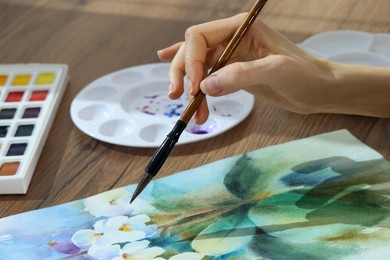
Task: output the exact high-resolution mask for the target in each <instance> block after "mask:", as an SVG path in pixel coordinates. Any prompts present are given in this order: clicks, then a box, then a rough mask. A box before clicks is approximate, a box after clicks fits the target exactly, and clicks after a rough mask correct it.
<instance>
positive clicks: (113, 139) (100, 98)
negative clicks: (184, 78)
mask: <svg viewBox="0 0 390 260" xmlns="http://www.w3.org/2000/svg"><path fill="white" fill-rule="evenodd" d="M168 70H169V63H153V64H145V65H140V66H135V67H131V68H127V69H123V70H120V71H116V72H113V73H110V74H108V75H105V76H103V77H101V78H98V79H96V80H95V81H93V82H92V83H90V84H89V85H88V86H86V87H85V88H84V89H83V90H82V91H81V92H80V93H79V94H78V95H77V96H76V98H75V99H74V100H73V102H72V105H71V117H72V120H73V122H74V123H75V124H76V125H77V127H78V128H79V129H80V130H81V131H83V132H85V133H86V134H87V135H89V136H91V137H93V138H96V139H98V140H101V141H104V142H107V143H112V144H118V145H124V146H133V147H157V146H160V145H161V142H162V141H163V140H164V139H165V137H166V135H167V134H168V133H169V132H170V131H171V130H172V128H173V126H174V124H175V123H176V121H177V120H178V119H179V117H180V115H181V114H182V113H183V112H184V109H185V108H186V106H187V103H188V98H187V97H181V98H180V99H178V100H170V99H169V98H168V97H167V85H168V79H167V75H168ZM183 96H185V95H183ZM207 100H208V105H209V109H210V117H209V119H208V121H207V122H206V123H205V124H203V125H196V124H195V123H194V122H193V121H190V122H189V124H188V125H187V128H186V130H185V131H184V132H183V134H182V135H181V137H180V140H179V142H178V144H185V143H190V142H195V141H199V140H204V139H207V138H211V137H214V136H216V135H218V134H221V133H223V132H225V131H226V130H228V129H230V128H232V127H234V126H235V125H237V124H238V123H240V122H241V121H242V120H244V119H245V118H246V117H247V116H248V115H249V113H250V111H251V110H252V108H253V105H254V96H253V95H252V94H250V93H248V92H246V91H239V92H236V93H234V94H230V95H227V96H223V97H218V98H216V97H207Z"/></svg>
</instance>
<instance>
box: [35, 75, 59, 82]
mask: <svg viewBox="0 0 390 260" xmlns="http://www.w3.org/2000/svg"><path fill="white" fill-rule="evenodd" d="M55 77H56V75H55V74H54V73H40V74H39V75H38V77H37V80H36V81H35V85H49V84H52V83H53V82H54V79H55Z"/></svg>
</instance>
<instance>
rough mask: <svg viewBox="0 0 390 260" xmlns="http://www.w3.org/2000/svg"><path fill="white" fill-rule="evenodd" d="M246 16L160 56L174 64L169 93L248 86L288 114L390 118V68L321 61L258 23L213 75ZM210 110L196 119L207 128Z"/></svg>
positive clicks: (216, 24) (211, 26) (195, 32)
mask: <svg viewBox="0 0 390 260" xmlns="http://www.w3.org/2000/svg"><path fill="white" fill-rule="evenodd" d="M245 16H246V14H245V13H243V14H240V15H237V16H234V17H231V18H227V19H222V20H216V21H212V22H208V23H204V24H200V25H195V26H192V27H190V28H188V29H187V31H186V33H185V41H184V42H179V43H176V44H174V45H172V46H170V47H167V48H165V49H162V50H160V51H158V56H159V58H160V59H161V60H163V61H171V67H170V71H169V93H168V96H169V97H170V98H172V99H177V98H179V97H180V96H181V95H182V94H183V91H184V80H183V79H184V77H185V76H187V79H188V83H187V88H188V90H189V94H190V95H195V94H196V93H197V92H198V91H199V90H201V91H203V92H204V93H205V94H206V95H210V96H222V95H226V94H229V93H232V92H235V91H238V90H239V89H244V88H247V87H257V88H259V89H258V90H259V91H258V93H260V97H261V98H262V99H263V100H265V101H266V102H268V103H270V104H272V105H274V106H277V107H280V108H282V109H285V110H288V111H292V112H296V113H302V114H311V113H339V114H354V115H365V116H373V117H386V118H390V68H383V67H368V66H356V65H346V64H341V63H336V62H332V61H329V60H325V59H319V58H315V57H313V56H311V55H309V54H308V53H306V52H304V51H303V50H301V49H300V48H298V47H297V46H296V45H295V44H294V43H292V42H291V41H289V40H288V39H287V38H285V37H284V36H283V35H281V34H280V33H278V32H276V31H274V30H273V29H271V28H270V27H268V26H267V25H265V24H264V23H263V22H261V21H260V20H257V21H255V23H254V24H253V25H252V27H251V29H250V30H249V31H248V33H247V35H246V36H245V37H244V39H243V40H242V41H241V43H240V45H239V46H238V48H237V50H236V51H235V53H234V54H233V56H232V57H231V59H230V61H229V64H227V65H226V66H225V67H223V68H221V69H220V70H218V71H216V72H215V73H213V74H212V75H210V76H208V77H206V76H207V70H208V69H209V68H210V67H212V65H214V63H215V62H216V61H217V59H218V57H219V56H220V55H221V53H222V51H223V50H224V48H225V46H226V45H227V43H228V41H229V40H230V39H231V37H232V36H233V34H234V32H235V31H236V30H237V29H238V27H239V26H240V24H241V23H242V21H243V20H244V18H245ZM208 114H209V111H208V108H207V103H206V100H204V101H203V103H202V104H201V106H200V107H199V109H198V110H197V112H196V114H195V121H196V122H197V123H198V124H202V123H204V122H205V121H206V120H207V117H208Z"/></svg>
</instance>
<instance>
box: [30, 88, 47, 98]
mask: <svg viewBox="0 0 390 260" xmlns="http://www.w3.org/2000/svg"><path fill="white" fill-rule="evenodd" d="M48 93H49V91H48V90H39V91H33V93H32V94H31V97H30V101H43V100H45V99H46V97H47V94H48Z"/></svg>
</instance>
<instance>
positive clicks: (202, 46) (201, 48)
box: [182, 16, 242, 95]
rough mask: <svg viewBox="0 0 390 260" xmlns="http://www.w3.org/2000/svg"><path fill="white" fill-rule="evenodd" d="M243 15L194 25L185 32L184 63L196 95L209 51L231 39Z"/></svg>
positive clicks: (191, 90)
mask: <svg viewBox="0 0 390 260" xmlns="http://www.w3.org/2000/svg"><path fill="white" fill-rule="evenodd" d="M241 18H242V17H241V16H238V17H237V16H235V17H233V18H228V19H222V20H217V21H213V22H209V23H204V24H200V25H196V26H192V27H190V28H188V29H187V31H186V33H185V42H186V47H185V52H184V64H182V66H184V67H185V71H186V74H187V77H188V79H189V86H188V87H189V91H190V94H191V95H195V94H196V93H197V92H198V91H199V83H200V81H201V80H202V79H203V78H204V76H205V75H204V73H203V72H204V69H205V65H206V63H207V54H208V51H209V50H210V49H212V48H214V47H216V46H218V45H220V44H221V43H223V42H226V41H227V40H229V39H230V38H231V37H232V35H233V34H234V32H235V31H236V29H237V27H238V26H239V24H240V22H241V20H242V19H241Z"/></svg>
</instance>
